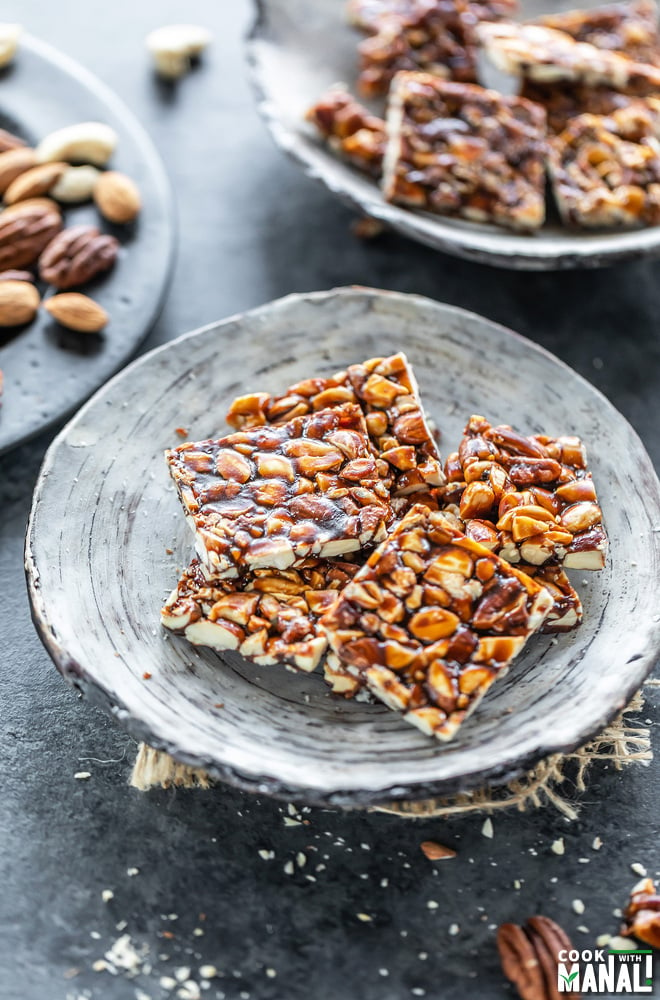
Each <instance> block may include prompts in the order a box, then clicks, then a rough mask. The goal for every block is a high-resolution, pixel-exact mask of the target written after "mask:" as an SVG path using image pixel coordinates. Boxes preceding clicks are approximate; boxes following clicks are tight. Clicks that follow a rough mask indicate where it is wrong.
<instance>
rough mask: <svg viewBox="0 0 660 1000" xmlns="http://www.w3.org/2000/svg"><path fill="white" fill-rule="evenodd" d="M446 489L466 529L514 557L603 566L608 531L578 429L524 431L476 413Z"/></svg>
mask: <svg viewBox="0 0 660 1000" xmlns="http://www.w3.org/2000/svg"><path fill="white" fill-rule="evenodd" d="M445 471H446V474H447V480H448V481H447V485H446V486H445V487H443V489H442V493H443V496H444V498H445V501H446V503H447V504H450V505H456V507H457V511H456V512H457V513H458V516H459V517H460V518H461V520H462V521H463V522H464V524H465V533H466V535H467V536H468V537H469V538H473V539H474V540H476V541H478V542H479V543H480V544H482V545H484V546H486V547H488V548H490V549H492V550H493V551H497V552H498V553H499V555H501V556H502V558H503V559H506V560H508V561H509V562H514V563H518V562H523V563H528V564H531V565H532V566H541V565H543V564H544V563H547V562H550V563H554V564H560V565H563V566H565V567H567V568H574V569H594V570H595V569H602V568H603V566H604V565H605V555H606V552H607V536H606V534H605V528H604V526H603V517H602V513H601V510H600V507H599V506H598V501H597V497H596V489H595V486H594V482H593V479H592V477H591V473H590V472H589V471H588V469H587V459H586V452H585V449H584V446H583V444H582V442H581V441H580V439H579V438H577V437H557V438H552V437H548V436H546V435H541V434H536V435H532V436H530V437H524V436H523V435H522V434H518V433H517V432H516V431H514V430H512V428H511V427H508V426H505V425H502V426H499V427H491V425H490V424H489V423H488V421H487V420H485V419H484V417H481V416H472V417H471V418H470V420H469V422H468V425H467V427H466V428H465V433H464V436H463V439H462V441H461V444H460V446H459V449H458V451H457V452H454V453H452V454H451V455H449V457H448V458H447V462H446V464H445Z"/></svg>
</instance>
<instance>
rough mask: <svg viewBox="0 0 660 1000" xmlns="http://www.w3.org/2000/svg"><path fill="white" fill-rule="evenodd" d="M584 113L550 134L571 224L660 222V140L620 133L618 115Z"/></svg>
mask: <svg viewBox="0 0 660 1000" xmlns="http://www.w3.org/2000/svg"><path fill="white" fill-rule="evenodd" d="M620 114H621V112H614V114H613V115H611V116H609V117H600V116H597V115H589V114H585V115H580V116H579V117H577V118H575V119H573V120H572V121H570V122H568V124H567V126H566V128H565V129H564V131H563V132H561V133H560V134H559V135H558V136H556V137H555V138H553V139H551V140H550V143H549V151H548V169H549V173H550V178H551V181H552V187H553V191H554V194H555V199H556V201H557V206H558V208H559V211H560V213H561V216H562V219H563V221H564V222H565V224H566V225H567V226H582V227H590V228H591V227H603V226H606V227H613V226H637V225H657V224H658V223H659V222H660V146H659V145H658V142H657V140H656V138H655V136H653V135H643V136H641V137H639V139H637V138H634V139H632V140H631V139H628V138H625V137H623V136H622V135H620V134H619V131H618V129H617V115H620Z"/></svg>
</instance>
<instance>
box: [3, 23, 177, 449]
mask: <svg viewBox="0 0 660 1000" xmlns="http://www.w3.org/2000/svg"><path fill="white" fill-rule="evenodd" d="M0 116H2V118H3V124H4V123H5V121H4V120H5V119H8V121H7V125H8V127H10V128H15V129H17V130H18V131H19V134H21V135H22V136H24V137H25V138H26V139H27V140H28V141H30V142H33V143H36V142H38V141H39V139H41V138H43V137H44V136H46V135H48V134H49V132H52V131H53V130H54V129H56V128H61V127H63V126H65V125H70V124H72V123H74V122H78V121H102V122H105V123H106V124H108V125H111V126H112V127H113V128H114V129H115V131H116V132H117V135H118V137H119V142H118V148H117V152H116V153H115V154H114V156H113V159H112V166H113V167H114V168H115V169H117V170H122V171H124V172H125V173H126V174H128V175H129V176H130V177H133V178H134V180H135V182H136V183H137V185H138V187H139V188H140V191H141V196H142V212H141V213H140V218H139V220H138V221H137V222H136V223H135V224H134V225H130V226H110V225H108V224H107V223H104V222H103V220H102V219H101V218H100V216H99V213H98V212H97V211H96V209H95V207H94V205H92V204H85V205H76V206H69V207H68V208H66V209H65V212H64V219H65V225H69V226H72V225H80V224H87V225H95V226H98V227H99V228H100V229H101V231H103V232H111V233H113V234H114V235H116V236H117V238H118V239H119V241H120V244H121V249H120V251H119V255H118V258H117V262H116V264H115V266H114V267H113V268H112V270H111V271H110V273H109V274H106V275H103V276H101V277H100V278H98V279H97V280H95V281H93V282H92V283H90V284H89V285H88V286H87V287H86V288H85V289H84V290H85V291H86V292H88V294H90V295H91V296H92V297H93V298H94V299H95V300H96V301H97V302H98V303H99V304H100V305H101V306H102V307H103V308H104V309H105V310H106V312H107V313H108V315H109V316H110V322H109V324H108V326H107V327H106V329H105V330H104V332H103V333H102V334H99V335H98V336H89V335H88V334H80V333H74V332H72V331H71V330H65V329H63V328H62V327H61V326H59V325H58V324H57V323H55V322H53V320H52V319H51V318H50V316H49V315H48V313H47V312H46V311H45V310H40V312H39V313H38V314H37V317H36V319H35V320H34V322H32V323H30V325H29V326H27V327H23V328H21V329H20V330H18V331H16V330H3V331H2V332H1V334H0V370H2V371H4V373H5V391H4V396H3V399H2V410H1V411H0V451H4V450H5V449H8V448H11V447H13V446H15V445H16V444H17V443H19V442H21V441H25V440H27V439H28V438H29V437H31V436H32V435H34V434H37V433H38V432H39V431H40V430H43V429H44V428H46V427H48V426H50V425H52V424H53V423H54V422H55V421H57V420H61V419H62V418H63V417H64V416H66V414H68V413H70V412H72V411H73V410H74V409H75V408H76V407H77V406H79V405H80V404H81V403H82V402H83V401H84V400H85V399H86V398H87V396H89V395H90V393H92V392H93V391H94V389H96V388H98V386H99V385H102V384H103V382H105V381H106V380H107V379H108V378H109V377H110V376H111V375H112V374H114V372H115V371H117V369H118V368H120V367H121V365H122V364H124V363H125V362H126V360H127V359H128V358H130V356H131V355H132V354H133V353H134V352H135V351H136V350H137V347H138V345H139V343H140V341H141V340H142V339H143V337H144V336H145V335H146V333H147V332H148V330H149V328H150V327H151V325H152V324H153V322H154V319H155V317H156V315H157V312H158V308H159V306H160V303H161V302H162V298H163V294H164V292H165V289H166V283H167V279H168V274H169V269H170V266H171V262H172V254H173V251H174V213H173V211H172V206H171V197H170V191H169V189H168V185H167V180H166V178H165V173H164V171H163V167H162V164H161V163H160V161H159V159H158V156H157V154H156V152H155V150H154V148H153V145H152V143H151V142H150V140H149V138H148V136H147V135H145V133H144V131H143V129H142V128H141V126H140V125H139V123H138V122H137V121H136V120H135V118H134V117H133V116H132V115H131V114H130V112H129V111H128V109H127V107H126V106H125V105H123V104H122V103H121V102H119V101H118V100H117V98H116V97H115V96H114V94H113V93H112V92H111V91H108V90H107V89H106V88H105V87H104V86H103V85H102V84H101V83H100V82H99V81H98V80H97V79H96V78H95V77H93V76H91V75H90V74H89V73H88V71H87V70H86V69H81V68H80V66H79V65H77V64H75V63H71V62H70V61H69V60H67V59H66V58H63V57H62V55H61V54H60V53H58V52H57V51H55V50H53V49H52V48H51V47H50V46H48V45H44V43H43V41H42V40H39V39H31V38H27V39H26V40H25V41H24V45H23V50H22V53H21V58H20V59H18V60H17V61H16V64H15V65H14V66H12V67H11V68H10V69H8V70H7V71H6V73H5V75H4V76H3V78H2V80H0ZM42 291H45V286H44V287H43V288H42ZM50 293H51V294H52V289H51V290H50Z"/></svg>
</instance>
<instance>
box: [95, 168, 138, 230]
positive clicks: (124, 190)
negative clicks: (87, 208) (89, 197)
mask: <svg viewBox="0 0 660 1000" xmlns="http://www.w3.org/2000/svg"><path fill="white" fill-rule="evenodd" d="M94 201H95V202H96V207H97V208H98V210H99V212H100V213H101V215H103V216H104V217H105V218H106V219H107V220H108V221H109V222H117V223H125V222H132V221H133V219H135V218H136V216H137V215H138V214H139V211H140V208H141V207H142V203H141V199H140V192H139V191H138V189H137V186H136V185H135V183H134V182H133V181H132V180H131V179H130V177H127V176H126V175H125V174H120V173H118V172H117V171H116V170H108V171H107V172H106V173H104V174H101V176H100V177H99V179H98V181H97V182H96V186H95V188H94Z"/></svg>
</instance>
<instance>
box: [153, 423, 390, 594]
mask: <svg viewBox="0 0 660 1000" xmlns="http://www.w3.org/2000/svg"><path fill="white" fill-rule="evenodd" d="M166 458H167V462H168V465H169V469H170V474H171V476H172V478H173V479H174V482H175V484H176V487H177V490H178V493H179V498H180V500H181V503H182V505H183V508H184V510H185V512H186V515H187V519H188V520H189V523H190V524H191V527H192V528H193V531H194V533H195V548H196V551H197V554H198V556H199V558H200V560H201V561H202V563H204V566H205V568H206V570H207V571H208V572H209V573H210V574H213V575H214V576H217V577H225V578H226V577H235V576H238V575H239V573H240V572H243V571H246V570H255V569H257V568H259V567H262V566H273V567H276V568H278V569H286V568H287V567H289V566H293V565H295V564H296V563H298V562H300V561H302V560H303V559H306V558H308V557H309V556H319V557H325V558H329V557H334V556H339V555H342V554H343V553H346V552H355V551H357V550H358V549H360V548H362V547H363V546H365V545H368V544H370V543H372V542H378V541H380V540H381V539H382V538H384V537H385V534H386V530H385V526H386V524H387V522H388V521H389V519H390V517H391V511H390V507H389V502H388V490H387V487H386V485H385V483H384V481H383V480H382V479H381V477H380V475H379V471H378V466H377V462H376V459H375V457H374V455H373V454H372V452H371V449H370V444H369V438H368V435H367V430H366V425H365V422H364V417H363V415H362V411H361V410H360V409H359V407H357V406H354V405H347V406H343V407H336V408H334V409H328V410H320V411H319V412H318V413H312V414H308V415H307V416H304V417H296V418H295V419H294V420H290V421H289V422H288V423H285V424H280V425H277V426H272V425H271V426H266V427H256V428H252V429H251V430H245V431H239V432H237V433H236V434H230V435H228V436H227V437H224V438H220V439H219V440H209V441H201V442H198V443H196V444H192V443H190V444H184V445H181V446H180V447H178V448H174V449H173V450H171V451H168V452H166Z"/></svg>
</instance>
